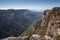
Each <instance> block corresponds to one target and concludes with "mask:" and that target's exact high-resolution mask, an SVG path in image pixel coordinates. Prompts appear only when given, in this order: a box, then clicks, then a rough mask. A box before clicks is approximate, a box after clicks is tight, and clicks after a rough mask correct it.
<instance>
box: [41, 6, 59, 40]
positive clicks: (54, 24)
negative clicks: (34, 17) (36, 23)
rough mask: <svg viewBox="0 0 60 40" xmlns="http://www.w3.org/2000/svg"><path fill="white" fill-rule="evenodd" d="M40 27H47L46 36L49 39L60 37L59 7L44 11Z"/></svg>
mask: <svg viewBox="0 0 60 40" xmlns="http://www.w3.org/2000/svg"><path fill="white" fill-rule="evenodd" d="M41 26H44V27H47V28H46V29H47V30H46V35H49V36H50V37H51V38H54V37H56V36H57V35H60V7H55V8H53V9H52V10H46V11H44V16H43V18H42V24H41ZM54 40H55V39H54Z"/></svg>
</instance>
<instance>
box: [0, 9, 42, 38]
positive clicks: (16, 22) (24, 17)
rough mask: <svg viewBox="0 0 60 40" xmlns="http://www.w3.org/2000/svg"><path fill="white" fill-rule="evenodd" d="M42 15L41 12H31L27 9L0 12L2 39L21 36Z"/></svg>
mask: <svg viewBox="0 0 60 40" xmlns="http://www.w3.org/2000/svg"><path fill="white" fill-rule="evenodd" d="M39 15H40V16H39ZM41 15H42V13H41V12H31V11H29V10H27V9H21V10H14V9H9V10H0V38H4V37H8V36H18V35H20V34H21V33H22V32H23V31H25V30H26V29H27V28H28V27H29V25H30V24H31V23H32V22H33V21H35V20H37V19H39V18H40V17H41Z"/></svg>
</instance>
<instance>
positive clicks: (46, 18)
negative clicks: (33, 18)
mask: <svg viewBox="0 0 60 40" xmlns="http://www.w3.org/2000/svg"><path fill="white" fill-rule="evenodd" d="M34 25H35V26H34ZM34 25H33V26H32V27H33V29H34V31H33V30H32V28H30V29H29V28H28V32H29V34H30V33H31V31H32V34H31V35H30V36H29V35H25V37H22V38H21V37H19V38H20V39H19V40H60V7H55V8H53V9H51V10H45V11H44V14H43V16H42V20H41V23H39V21H38V22H36V23H35V24H34ZM38 25H39V26H38ZM30 30H31V31H30ZM28 32H26V33H25V34H28ZM23 35H24V33H23ZM10 39H11V38H10ZM17 39H18V37H17V38H16V39H15V40H17ZM11 40H13V39H11Z"/></svg>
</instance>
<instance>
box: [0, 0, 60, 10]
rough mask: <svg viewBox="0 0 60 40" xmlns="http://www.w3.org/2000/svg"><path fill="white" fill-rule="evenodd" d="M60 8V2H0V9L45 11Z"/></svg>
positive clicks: (37, 0) (28, 0)
mask: <svg viewBox="0 0 60 40" xmlns="http://www.w3.org/2000/svg"><path fill="white" fill-rule="evenodd" d="M53 7H60V0H0V9H30V10H45V9H51V8H53Z"/></svg>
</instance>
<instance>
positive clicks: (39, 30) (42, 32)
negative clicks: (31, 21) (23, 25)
mask: <svg viewBox="0 0 60 40" xmlns="http://www.w3.org/2000/svg"><path fill="white" fill-rule="evenodd" d="M45 33H46V28H45V27H38V28H37V29H36V30H35V34H38V35H41V36H44V35H45Z"/></svg>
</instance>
